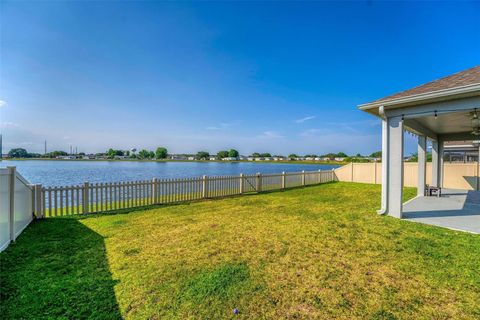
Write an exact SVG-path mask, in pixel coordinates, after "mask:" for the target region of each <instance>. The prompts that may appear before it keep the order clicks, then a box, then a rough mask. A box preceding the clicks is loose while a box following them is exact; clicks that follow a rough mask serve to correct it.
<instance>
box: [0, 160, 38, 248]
mask: <svg viewBox="0 0 480 320" xmlns="http://www.w3.org/2000/svg"><path fill="white" fill-rule="evenodd" d="M33 204H34V189H33V186H32V185H30V184H29V183H28V181H27V180H25V179H24V178H23V177H22V176H21V175H20V174H19V173H18V172H16V170H15V167H9V168H6V169H0V251H2V250H4V249H5V248H6V247H7V246H8V245H9V244H10V242H11V241H14V240H15V239H16V238H17V237H18V235H20V233H21V232H22V231H23V229H25V228H26V227H27V226H28V224H29V223H30V222H31V221H32V220H33V211H34V210H33Z"/></svg>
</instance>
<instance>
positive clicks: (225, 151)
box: [217, 150, 228, 160]
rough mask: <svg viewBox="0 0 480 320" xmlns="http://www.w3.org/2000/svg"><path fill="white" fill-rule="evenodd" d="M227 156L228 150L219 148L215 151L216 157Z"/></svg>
mask: <svg viewBox="0 0 480 320" xmlns="http://www.w3.org/2000/svg"><path fill="white" fill-rule="evenodd" d="M227 157H228V151H227V150H220V151H218V152H217V158H218V159H220V160H221V159H223V158H227Z"/></svg>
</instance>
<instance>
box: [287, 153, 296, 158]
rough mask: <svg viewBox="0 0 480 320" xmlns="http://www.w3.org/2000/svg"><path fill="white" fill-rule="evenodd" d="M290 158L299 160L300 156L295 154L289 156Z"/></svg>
mask: <svg viewBox="0 0 480 320" xmlns="http://www.w3.org/2000/svg"><path fill="white" fill-rule="evenodd" d="M288 158H289V159H297V158H298V156H297V155H296V154H295V153H291V154H289V155H288Z"/></svg>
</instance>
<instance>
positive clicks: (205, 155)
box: [195, 151, 210, 160]
mask: <svg viewBox="0 0 480 320" xmlns="http://www.w3.org/2000/svg"><path fill="white" fill-rule="evenodd" d="M209 157H210V153H208V152H207V151H198V152H197V155H196V156H195V158H196V159H197V160H207V159H208V158H209Z"/></svg>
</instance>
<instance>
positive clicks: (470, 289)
mask: <svg viewBox="0 0 480 320" xmlns="http://www.w3.org/2000/svg"><path fill="white" fill-rule="evenodd" d="M414 194H415V190H414V189H407V190H406V198H409V197H412V196H413V195H414ZM379 198H380V186H376V185H366V184H354V183H331V184H326V185H320V186H314V187H308V188H304V189H294V190H289V191H284V192H274V193H267V194H260V195H249V196H243V197H236V198H228V199H222V200H212V201H201V202H194V203H190V204H182V205H172V206H159V207H154V208H150V209H144V210H138V211H132V212H129V213H118V214H108V215H107V214H106V215H90V216H87V217H68V218H49V219H44V220H43V221H39V222H34V223H33V224H32V225H31V226H30V227H29V228H27V230H26V231H25V232H24V233H23V234H22V235H21V236H20V237H19V239H18V240H17V242H16V243H15V244H13V245H11V246H10V247H9V248H8V249H7V250H6V251H5V252H4V253H2V254H0V263H1V288H0V289H1V291H0V298H1V302H0V303H1V304H0V306H1V310H0V314H1V315H2V316H1V317H2V319H13V318H15V319H19V318H25V319H26V318H34V319H42V318H43V319H47V318H48V319H56V318H64V319H79V318H91V319H116V318H120V317H124V318H129V319H189V318H191V319H285V318H288V319H474V318H480V303H479V302H480V237H479V236H478V235H472V234H467V233H461V232H455V231H450V230H446V229H442V228H437V227H431V226H426V225H421V224H416V223H412V222H408V221H401V220H398V219H394V218H390V217H385V216H379V215H377V214H376V209H377V208H378V207H379ZM234 308H238V309H239V314H238V315H234V314H233V312H232V310H233V309H234Z"/></svg>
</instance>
